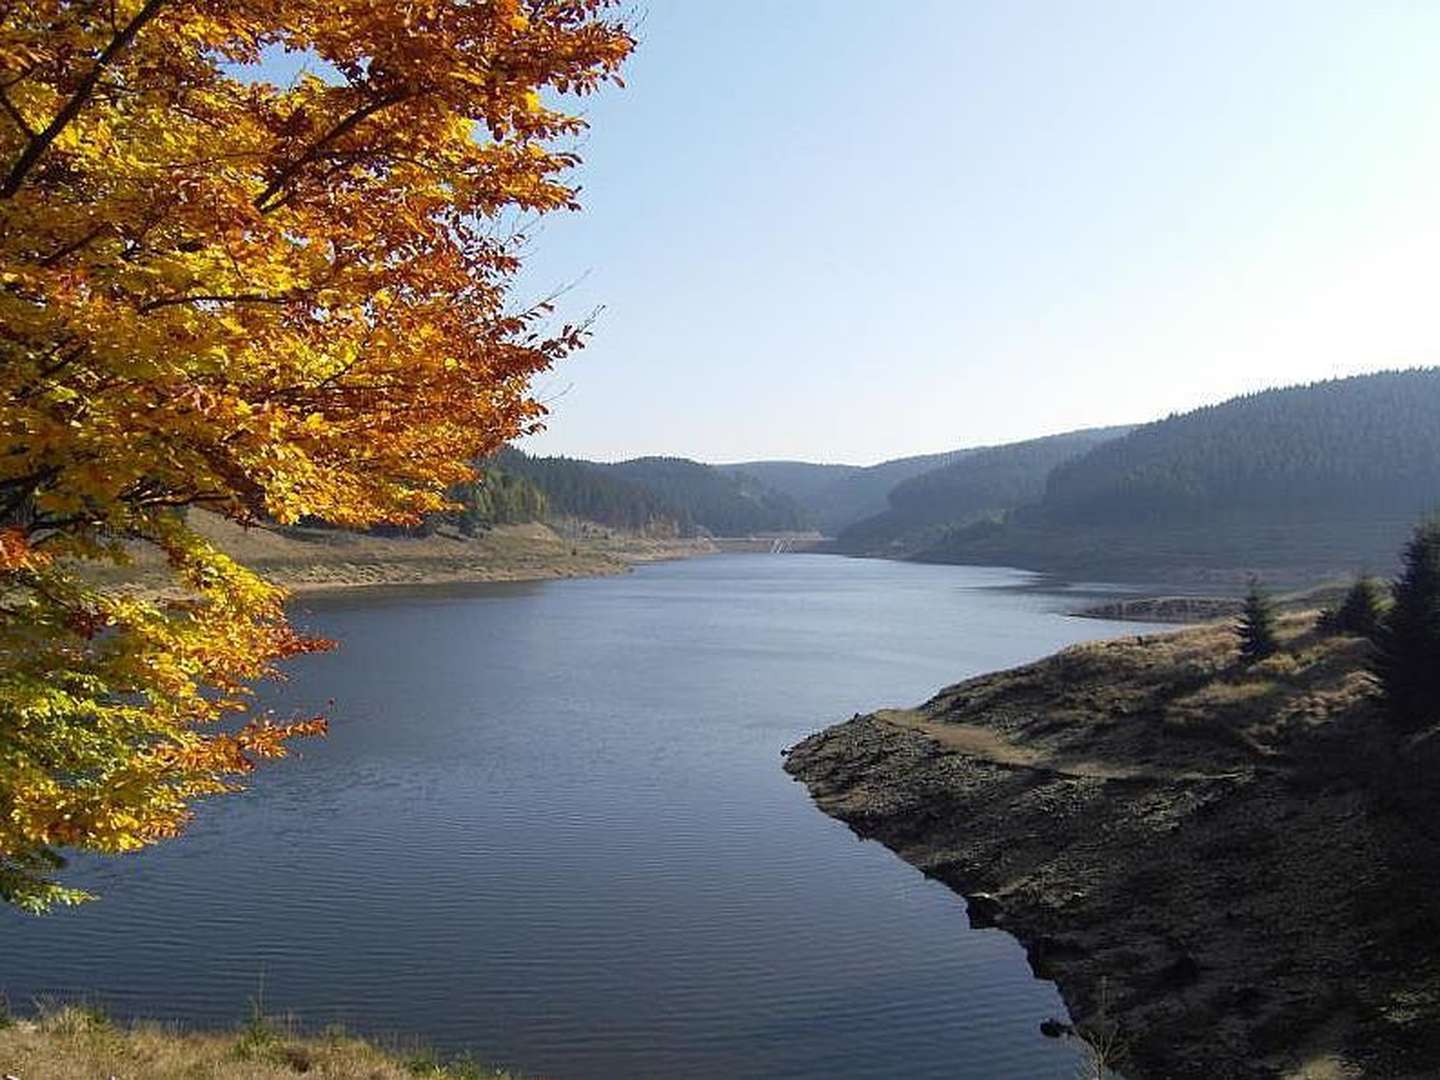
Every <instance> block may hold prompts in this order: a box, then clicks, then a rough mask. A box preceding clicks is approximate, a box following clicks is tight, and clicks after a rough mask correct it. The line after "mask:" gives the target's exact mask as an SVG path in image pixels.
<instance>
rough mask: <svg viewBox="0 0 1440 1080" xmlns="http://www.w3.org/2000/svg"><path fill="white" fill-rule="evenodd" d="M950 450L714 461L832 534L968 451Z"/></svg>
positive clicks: (873, 511)
mask: <svg viewBox="0 0 1440 1080" xmlns="http://www.w3.org/2000/svg"><path fill="white" fill-rule="evenodd" d="M969 452H970V451H968V450H951V451H949V452H946V453H941V454H922V455H919V456H917V457H906V458H895V459H894V460H892V461H883V462H881V463H880V464H878V465H819V464H811V463H810V462H805V461H747V462H741V463H739V464H734V465H719V466H716V467H717V468H719V469H722V470H724V471H725V472H728V473H731V474H743V475H748V476H752V477H754V478H755V479H757V480H759V481H760V482H761V483H763V484H765V485H767V486H768V487H770V488H773V489H774V490H775V491H778V492H781V493H783V494H785V495H788V496H790V497H791V498H792V499H794V500H795V501H796V502H797V503H799V504H800V506H802V507H803V508H804V509H805V511H806V512H807V513H808V514H809V516H810V518H811V519H812V520H813V521H814V523H815V526H816V527H817V528H819V529H820V531H821V532H823V533H825V534H826V535H827V536H835V535H837V534H838V533H840V532H841V531H842V530H843V529H845V528H846V527H847V526H849V525H852V524H854V523H855V522H857V521H859V520H861V519H862V518H867V517H870V516H871V515H873V514H878V513H880V512H881V511H883V510H884V509H885V507H886V505H887V504H886V496H887V495H889V494H890V490H891V489H892V488H893V487H894V486H895V485H896V484H899V483H901V482H903V481H905V480H908V479H910V477H912V476H918V475H919V474H920V473H923V472H926V471H928V470H930V469H934V468H938V467H939V466H941V465H945V464H948V463H949V462H951V461H954V460H955V459H956V458H958V457H962V456H963V455H965V454H967V453H969Z"/></svg>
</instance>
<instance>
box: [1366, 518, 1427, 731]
mask: <svg viewBox="0 0 1440 1080" xmlns="http://www.w3.org/2000/svg"><path fill="white" fill-rule="evenodd" d="M1392 592H1393V594H1394V600H1395V603H1394V605H1393V606H1392V607H1391V609H1390V611H1389V613H1388V614H1387V615H1386V617H1385V620H1384V622H1383V623H1382V625H1381V627H1380V632H1379V634H1378V635H1377V637H1376V642H1375V644H1376V650H1375V659H1374V661H1373V663H1372V665H1371V671H1372V672H1373V673H1374V675H1375V678H1376V680H1377V681H1378V683H1379V685H1380V693H1381V696H1382V698H1383V699H1384V702H1385V706H1386V709H1387V711H1388V712H1389V714H1390V718H1391V720H1392V721H1393V722H1394V723H1395V724H1396V725H1397V726H1398V727H1400V728H1401V729H1402V730H1406V731H1415V730H1418V729H1419V728H1421V727H1424V726H1425V725H1426V724H1428V723H1430V722H1431V721H1433V720H1435V719H1437V718H1440V519H1432V520H1430V521H1427V522H1425V523H1423V524H1421V525H1419V526H1417V527H1416V529H1415V533H1414V535H1413V536H1412V537H1411V539H1410V542H1409V543H1408V544H1407V545H1406V546H1405V554H1404V567H1403V569H1402V570H1401V573H1400V577H1399V579H1398V580H1397V581H1396V582H1395V584H1394V587H1393V589H1392Z"/></svg>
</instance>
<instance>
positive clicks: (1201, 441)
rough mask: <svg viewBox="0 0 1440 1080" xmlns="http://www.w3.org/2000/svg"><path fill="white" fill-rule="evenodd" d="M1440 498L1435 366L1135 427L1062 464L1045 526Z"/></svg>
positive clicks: (1390, 506)
mask: <svg viewBox="0 0 1440 1080" xmlns="http://www.w3.org/2000/svg"><path fill="white" fill-rule="evenodd" d="M1437 501H1440V369H1436V368H1432V369H1428V370H1420V371H1404V372H1386V373H1382V374H1379V375H1362V376H1357V377H1354V378H1348V379H1336V380H1332V381H1329V382H1322V383H1316V384H1314V385H1310V386H1296V387H1289V388H1286V389H1282V390H1267V391H1265V392H1263V393H1259V394H1251V395H1248V396H1246V397H1240V398H1235V399H1233V400H1231V401H1227V402H1224V403H1222V404H1220V405H1212V406H1209V407H1207V408H1203V409H1197V410H1195V411H1194V412H1190V413H1185V414H1183V415H1179V416H1172V417H1169V418H1168V419H1165V420H1160V421H1158V422H1156V423H1153V424H1146V425H1145V426H1144V427H1140V428H1137V429H1136V430H1135V431H1134V432H1132V433H1131V434H1130V435H1129V437H1127V438H1124V439H1120V440H1117V441H1115V442H1112V443H1109V444H1107V445H1105V446H1101V447H1097V448H1096V449H1095V450H1093V451H1092V452H1090V453H1089V454H1086V455H1085V456H1084V457H1081V458H1078V459H1076V460H1075V461H1072V462H1069V463H1067V464H1065V465H1061V466H1059V467H1058V468H1056V469H1055V471H1054V472H1053V473H1052V474H1051V476H1050V480H1049V483H1048V485H1047V487H1046V491H1045V499H1044V504H1043V508H1044V516H1045V518H1046V520H1048V521H1052V522H1073V523H1106V522H1116V521H1136V520H1146V521H1188V520H1194V519H1197V518H1201V517H1205V516H1208V515H1211V514H1213V513H1215V512H1216V511H1223V512H1225V513H1235V512H1237V511H1244V512H1247V513H1256V512H1258V513H1262V514H1265V513H1271V512H1273V511H1274V510H1275V509H1276V508H1278V507H1283V508H1286V509H1302V510H1311V509H1315V510H1323V511H1325V512H1330V511H1332V510H1334V509H1337V508H1346V509H1349V510H1353V511H1357V512H1359V511H1362V510H1376V511H1399V512H1403V513H1416V512H1418V511H1420V510H1421V509H1423V508H1425V507H1426V506H1428V505H1431V504H1434V503H1436V502H1437Z"/></svg>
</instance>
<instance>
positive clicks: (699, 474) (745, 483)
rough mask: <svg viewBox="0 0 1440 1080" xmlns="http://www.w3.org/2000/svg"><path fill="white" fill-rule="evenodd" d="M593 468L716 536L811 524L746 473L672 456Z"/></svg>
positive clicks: (789, 503)
mask: <svg viewBox="0 0 1440 1080" xmlns="http://www.w3.org/2000/svg"><path fill="white" fill-rule="evenodd" d="M595 467H596V468H598V469H601V470H602V471H604V472H605V473H606V474H607V475H609V476H612V477H615V478H617V479H620V480H622V481H624V482H625V483H628V484H632V485H635V486H637V487H640V488H643V489H644V490H646V491H649V492H651V493H652V494H654V495H655V496H656V497H657V498H659V499H660V500H661V501H662V502H664V503H665V505H667V506H669V507H671V508H673V509H674V510H675V511H676V512H677V513H678V514H679V515H680V518H681V520H682V522H684V523H686V524H693V525H697V526H699V527H701V528H703V529H705V530H706V531H707V532H709V533H712V534H713V535H716V536H745V535H748V534H750V533H757V532H800V531H804V530H807V529H810V528H811V527H812V519H811V517H810V515H809V514H807V513H806V511H805V509H804V508H803V507H802V506H801V505H800V504H799V503H798V502H796V501H795V500H794V499H793V498H791V497H790V496H789V495H785V494H783V493H781V492H779V491H776V490H774V489H773V488H771V487H769V486H768V485H766V484H765V483H764V482H763V481H761V480H760V479H758V478H757V477H755V476H752V475H750V474H749V473H745V472H732V471H729V470H723V469H718V468H716V467H715V466H713V465H702V464H701V463H700V462H698V461H691V460H689V459H688V458H674V457H644V458H635V459H633V460H631V461H621V462H617V463H615V464H613V465H597V466H595Z"/></svg>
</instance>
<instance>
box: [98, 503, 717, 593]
mask: <svg viewBox="0 0 1440 1080" xmlns="http://www.w3.org/2000/svg"><path fill="white" fill-rule="evenodd" d="M191 523H192V524H193V525H194V527H195V528H196V530H197V531H198V532H200V533H202V534H204V535H205V536H206V537H208V538H209V539H210V540H212V541H213V542H214V543H215V544H216V545H217V546H218V547H219V548H220V549H221V550H222V551H224V552H225V553H226V554H227V555H230V556H231V557H232V558H234V559H236V560H237V561H239V562H241V563H243V564H245V565H246V566H249V567H251V568H252V569H254V570H257V571H259V572H260V573H262V574H263V575H264V576H265V577H266V578H268V579H269V580H271V581H274V582H275V583H277V584H279V585H283V586H285V587H286V588H287V589H290V590H291V591H293V592H297V593H306V592H320V591H330V590H334V589H352V588H361V587H364V586H369V585H434V584H443V583H449V582H474V581H538V580H545V579H550V578H569V577H594V576H598V575H604V574H623V573H624V572H625V571H626V570H628V569H629V568H630V567H631V566H632V565H634V564H635V563H641V562H653V561H656V560H660V559H676V558H688V557H690V556H692V555H708V554H713V553H714V552H715V551H716V550H718V549H717V548H716V547H715V545H714V544H713V543H712V542H711V541H709V540H706V539H696V540H675V539H664V538H650V537H642V536H634V535H630V534H625V533H618V532H611V531H607V530H602V529H599V528H595V527H590V528H586V529H583V530H580V529H577V530H575V532H574V535H569V536H564V535H561V534H560V533H559V532H557V531H556V530H555V529H553V528H551V527H550V526H548V525H542V524H539V523H535V524H530V525H501V526H497V527H496V528H493V529H490V530H489V531H488V532H486V533H484V534H482V535H479V536H475V537H465V536H460V535H459V534H456V533H450V532H445V533H436V534H434V535H431V536H424V537H400V536H397V537H385V536H371V535H367V534H361V533H351V532H343V531H340V530H334V529H304V528H284V529H274V528H262V527H252V528H242V527H241V526H239V525H236V524H234V523H232V522H229V521H226V520H224V519H223V518H220V517H217V516H215V515H213V514H205V513H194V514H192V515H191ZM115 576H121V574H119V573H117V574H116V575H115ZM123 576H124V577H125V578H127V579H130V580H134V579H135V578H137V577H138V578H139V579H140V580H141V581H146V582H148V581H150V580H151V579H153V580H154V582H155V584H157V585H160V586H163V585H164V584H166V583H167V582H168V578H167V576H166V574H165V572H164V564H163V560H162V558H161V557H160V555H159V554H158V553H157V552H154V551H152V550H142V551H138V552H137V553H136V565H135V566H134V567H130V568H126V569H125V570H124V571H123Z"/></svg>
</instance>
